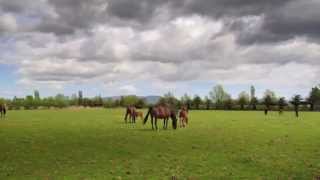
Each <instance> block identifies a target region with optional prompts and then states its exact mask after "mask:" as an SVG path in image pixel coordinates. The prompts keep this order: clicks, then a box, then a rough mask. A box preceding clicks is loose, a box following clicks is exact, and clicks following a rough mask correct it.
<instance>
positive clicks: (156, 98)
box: [143, 96, 161, 104]
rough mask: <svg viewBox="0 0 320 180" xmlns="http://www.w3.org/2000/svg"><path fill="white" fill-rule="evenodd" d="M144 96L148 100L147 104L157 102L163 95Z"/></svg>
mask: <svg viewBox="0 0 320 180" xmlns="http://www.w3.org/2000/svg"><path fill="white" fill-rule="evenodd" d="M143 98H144V99H145V100H146V103H147V104H156V103H157V102H158V101H159V99H160V98H161V96H146V97H143Z"/></svg>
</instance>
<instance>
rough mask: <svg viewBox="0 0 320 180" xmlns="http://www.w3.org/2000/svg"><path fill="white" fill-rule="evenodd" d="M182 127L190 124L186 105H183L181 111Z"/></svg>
mask: <svg viewBox="0 0 320 180" xmlns="http://www.w3.org/2000/svg"><path fill="white" fill-rule="evenodd" d="M179 124H180V127H186V125H187V124H188V110H187V108H186V107H182V108H181V110H180V113H179Z"/></svg>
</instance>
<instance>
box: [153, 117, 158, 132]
mask: <svg viewBox="0 0 320 180" xmlns="http://www.w3.org/2000/svg"><path fill="white" fill-rule="evenodd" d="M154 123H155V126H156V130H158V118H157V117H155V118H154Z"/></svg>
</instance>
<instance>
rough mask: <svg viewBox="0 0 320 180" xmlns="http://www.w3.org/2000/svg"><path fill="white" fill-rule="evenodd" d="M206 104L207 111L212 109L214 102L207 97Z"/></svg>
mask: <svg viewBox="0 0 320 180" xmlns="http://www.w3.org/2000/svg"><path fill="white" fill-rule="evenodd" d="M204 103H205V105H206V109H207V110H209V109H211V104H212V101H211V99H210V98H209V97H208V96H206V97H205V98H204Z"/></svg>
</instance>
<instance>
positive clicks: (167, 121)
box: [166, 117, 169, 129]
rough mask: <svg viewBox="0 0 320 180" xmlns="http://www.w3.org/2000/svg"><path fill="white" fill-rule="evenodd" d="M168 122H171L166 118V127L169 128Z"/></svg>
mask: <svg viewBox="0 0 320 180" xmlns="http://www.w3.org/2000/svg"><path fill="white" fill-rule="evenodd" d="M168 122H169V118H168V117H167V118H166V129H168Z"/></svg>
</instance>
